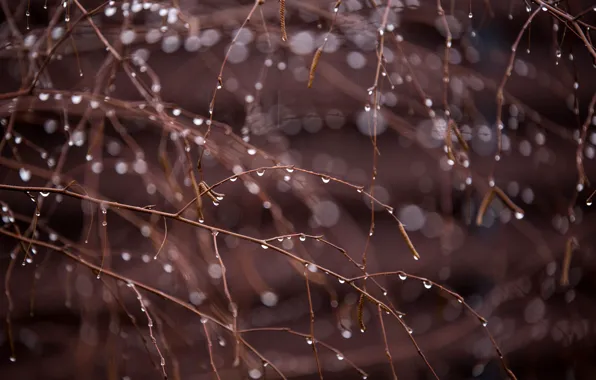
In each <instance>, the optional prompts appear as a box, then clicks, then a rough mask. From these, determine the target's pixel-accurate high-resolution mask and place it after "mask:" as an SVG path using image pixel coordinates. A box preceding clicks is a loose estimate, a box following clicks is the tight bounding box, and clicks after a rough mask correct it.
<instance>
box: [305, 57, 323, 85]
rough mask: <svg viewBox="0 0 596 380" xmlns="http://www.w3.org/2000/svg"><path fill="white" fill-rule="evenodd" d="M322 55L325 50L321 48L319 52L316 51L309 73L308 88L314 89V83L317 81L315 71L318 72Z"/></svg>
mask: <svg viewBox="0 0 596 380" xmlns="http://www.w3.org/2000/svg"><path fill="white" fill-rule="evenodd" d="M321 54H323V48H321V47H319V48H318V49H317V51H315V56H314V57H313V58H312V63H311V64H310V72H309V73H308V88H311V87H312V82H313V81H314V80H315V71H316V70H317V65H318V64H319V59H321Z"/></svg>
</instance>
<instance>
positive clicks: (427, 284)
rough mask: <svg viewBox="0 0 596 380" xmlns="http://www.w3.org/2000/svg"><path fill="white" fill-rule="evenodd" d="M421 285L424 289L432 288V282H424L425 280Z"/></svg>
mask: <svg viewBox="0 0 596 380" xmlns="http://www.w3.org/2000/svg"><path fill="white" fill-rule="evenodd" d="M422 283H423V284H424V287H425V288H426V289H430V288H432V287H433V284H432V282H430V281H426V280H425V281H423V282H422Z"/></svg>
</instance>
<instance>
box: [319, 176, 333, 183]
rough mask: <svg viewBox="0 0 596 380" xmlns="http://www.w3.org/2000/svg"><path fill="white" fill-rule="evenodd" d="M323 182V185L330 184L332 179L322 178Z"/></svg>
mask: <svg viewBox="0 0 596 380" xmlns="http://www.w3.org/2000/svg"><path fill="white" fill-rule="evenodd" d="M321 181H323V183H329V181H331V179H330V178H329V177H325V176H323V177H321Z"/></svg>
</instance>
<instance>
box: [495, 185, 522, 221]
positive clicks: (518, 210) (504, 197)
mask: <svg viewBox="0 0 596 380" xmlns="http://www.w3.org/2000/svg"><path fill="white" fill-rule="evenodd" d="M494 192H495V193H496V194H497V195H498V196H499V198H501V200H502V201H503V203H505V205H507V207H509V209H511V211H513V212H515V213H516V214H521V215H524V210H522V209H521V208H520V207H519V206H518V205H516V204H515V203H513V201H512V200H511V198H509V197H508V196H507V194H505V192H504V191H503V190H501V188H500V187H495V188H494Z"/></svg>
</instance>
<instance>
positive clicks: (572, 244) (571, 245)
mask: <svg viewBox="0 0 596 380" xmlns="http://www.w3.org/2000/svg"><path fill="white" fill-rule="evenodd" d="M577 247H579V244H578V242H577V239H576V238H575V237H573V236H572V237H570V238H569V239H567V244H566V245H565V256H564V257H563V268H562V270H561V285H562V286H567V285H569V267H570V266H571V254H572V253H573V250H574V249H576V248H577Z"/></svg>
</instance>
